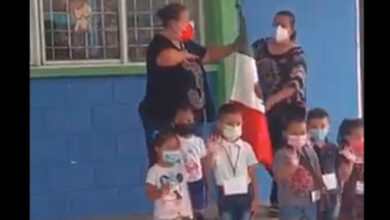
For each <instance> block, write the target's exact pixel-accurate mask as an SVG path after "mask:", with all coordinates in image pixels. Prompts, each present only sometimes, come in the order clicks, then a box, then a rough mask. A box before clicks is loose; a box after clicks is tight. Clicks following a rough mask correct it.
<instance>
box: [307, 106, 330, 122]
mask: <svg viewBox="0 0 390 220" xmlns="http://www.w3.org/2000/svg"><path fill="white" fill-rule="evenodd" d="M323 118H328V119H329V114H328V113H327V112H326V110H325V109H323V108H314V109H312V110H310V111H309V113H308V114H307V120H310V119H323Z"/></svg>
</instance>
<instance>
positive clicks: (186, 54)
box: [183, 51, 199, 63]
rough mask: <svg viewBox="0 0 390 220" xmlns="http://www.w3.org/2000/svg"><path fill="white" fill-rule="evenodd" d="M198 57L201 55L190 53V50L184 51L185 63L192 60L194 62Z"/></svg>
mask: <svg viewBox="0 0 390 220" xmlns="http://www.w3.org/2000/svg"><path fill="white" fill-rule="evenodd" d="M198 59H199V57H198V56H196V55H195V54H192V53H189V52H188V51H184V52H183V61H184V62H185V63H191V62H194V61H196V60H198Z"/></svg>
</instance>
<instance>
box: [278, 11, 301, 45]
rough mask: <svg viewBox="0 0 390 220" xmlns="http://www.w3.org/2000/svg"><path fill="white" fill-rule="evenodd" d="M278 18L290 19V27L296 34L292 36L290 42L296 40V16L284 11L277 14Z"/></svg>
mask: <svg viewBox="0 0 390 220" xmlns="http://www.w3.org/2000/svg"><path fill="white" fill-rule="evenodd" d="M276 16H286V17H288V18H289V19H290V25H291V27H292V29H293V30H294V32H293V33H292V34H291V36H290V40H295V39H296V38H297V31H296V29H295V15H294V14H293V13H292V12H291V11H287V10H284V11H278V12H277V13H276V14H275V17H276Z"/></svg>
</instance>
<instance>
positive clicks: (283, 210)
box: [147, 104, 364, 220]
mask: <svg viewBox="0 0 390 220" xmlns="http://www.w3.org/2000/svg"><path fill="white" fill-rule="evenodd" d="M290 113H291V114H289V115H287V117H286V120H285V124H284V128H283V136H284V139H285V144H284V147H283V148H281V149H280V150H278V151H277V152H276V154H275V158H274V164H273V172H274V178H275V181H276V182H277V184H278V187H279V192H278V199H279V201H280V213H279V215H280V216H279V220H295V219H307V220H362V219H363V214H364V212H363V199H364V179H363V173H364V169H363V166H364V165H363V164H364V163H363V160H364V150H363V149H364V138H363V134H364V133H363V122H362V120H361V119H351V120H349V119H348V120H344V121H343V123H342V125H341V126H340V130H339V134H338V143H339V144H340V147H337V146H336V145H335V144H333V143H331V142H329V141H328V139H327V135H328V133H329V129H330V123H329V115H328V114H327V112H326V111H325V110H323V109H320V108H316V109H313V110H311V111H310V112H309V113H308V115H307V120H306V112H305V110H304V109H296V110H295V111H292V112H290ZM241 126H242V115H241V111H240V107H239V106H237V105H235V104H225V105H223V106H222V107H221V108H220V110H219V113H218V121H217V123H216V128H217V130H216V132H215V133H214V134H213V135H212V136H211V137H210V138H209V140H208V141H207V145H205V144H204V141H203V140H202V139H201V138H200V137H197V136H195V135H194V132H195V124H194V114H193V111H192V109H191V107H190V106H183V107H181V108H180V109H178V111H177V113H176V115H175V117H174V119H173V122H172V128H173V129H172V131H164V132H161V133H160V134H159V135H158V136H157V137H156V140H155V142H154V147H155V148H156V152H157V154H158V158H159V160H158V162H157V163H156V164H155V165H154V166H153V167H151V168H150V170H149V171H148V175H147V192H148V194H149V197H150V198H152V199H153V200H155V219H158V220H173V219H174V220H179V219H192V218H193V217H195V218H194V219H205V218H204V216H203V210H204V209H205V208H206V205H207V203H206V197H207V196H206V194H207V190H206V189H207V187H206V184H205V183H206V182H207V181H205V173H207V170H208V169H212V170H213V173H214V177H215V181H216V185H217V186H216V187H217V193H218V201H217V202H218V203H217V204H218V211H219V216H220V219H221V220H225V219H226V220H227V219H239V220H249V219H250V218H251V216H252V215H253V214H257V213H258V208H259V199H258V189H257V181H256V178H255V174H254V168H255V165H256V164H257V160H256V157H255V155H254V153H253V150H252V148H251V146H250V145H249V144H248V143H246V142H244V141H243V140H241V139H240V137H241V133H242V130H241ZM340 210H341V211H340ZM339 215H340V218H339Z"/></svg>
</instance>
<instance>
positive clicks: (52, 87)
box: [30, 73, 216, 220]
mask: <svg viewBox="0 0 390 220" xmlns="http://www.w3.org/2000/svg"><path fill="white" fill-rule="evenodd" d="M208 75H209V81H210V84H211V85H215V83H216V75H215V73H209V74H208ZM144 91H145V77H144V76H143V75H139V76H126V77H89V78H57V79H32V80H31V81H30V103H31V104H30V206H31V212H30V216H31V218H30V219H31V220H57V219H58V220H59V219H61V220H62V219H65V218H68V217H86V216H100V215H110V214H120V213H144V212H151V210H152V203H151V202H150V201H149V200H148V199H147V198H146V196H145V190H144V184H143V183H144V180H145V175H146V169H147V159H146V158H147V156H146V149H145V142H144V136H143V131H142V124H141V121H140V120H139V117H138V112H137V107H138V103H139V102H140V100H141V99H142V98H143V95H144ZM212 92H213V94H215V95H216V89H215V86H213V87H212Z"/></svg>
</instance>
